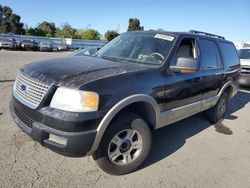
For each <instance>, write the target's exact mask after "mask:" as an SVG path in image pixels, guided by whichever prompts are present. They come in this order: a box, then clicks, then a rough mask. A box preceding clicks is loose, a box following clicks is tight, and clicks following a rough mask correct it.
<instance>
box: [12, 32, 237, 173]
mask: <svg viewBox="0 0 250 188" xmlns="http://www.w3.org/2000/svg"><path fill="white" fill-rule="evenodd" d="M239 74H240V63H239V59H238V55H237V51H236V49H235V46H234V44H233V43H232V42H229V41H227V40H225V39H224V38H223V37H221V36H217V35H213V34H209V33H204V32H199V31H190V32H161V31H144V32H142V31H138V32H127V33H123V34H120V35H119V36H118V37H116V38H115V39H113V40H112V41H111V42H109V43H108V44H106V45H105V46H104V47H102V48H101V49H100V50H98V51H97V53H96V54H94V55H93V56H83V57H80V56H76V57H67V58H61V59H53V60H46V61H41V62H37V63H32V64H28V65H25V66H24V67H22V68H21V69H20V72H19V73H18V76H17V78H16V81H15V85H14V88H13V98H12V101H11V103H10V111H11V114H12V116H13V119H14V120H15V122H16V124H17V125H18V126H19V127H20V128H21V129H22V130H23V131H24V132H26V133H28V135H30V137H31V138H33V139H34V140H35V141H38V142H40V143H41V144H42V145H43V146H45V147H47V148H50V149H51V150H53V151H55V152H58V153H61V154H63V155H66V156H74V157H79V156H86V155H93V158H94V160H96V162H97V164H98V165H99V166H100V167H101V168H102V169H103V170H104V171H106V172H107V173H110V174H116V175H121V174H126V173H130V172H132V171H134V170H136V169H137V168H138V167H139V166H140V165H141V164H142V163H143V162H144V161H145V159H146V157H147V156H148V154H149V151H150V147H151V131H153V130H154V129H159V128H161V127H164V126H166V125H169V124H171V123H174V122H176V121H179V120H181V119H184V118H186V117H189V116H192V115H194V114H197V113H199V112H202V111H204V112H205V115H206V117H207V119H208V120H209V121H210V122H211V123H215V122H217V121H219V120H221V119H222V118H223V117H224V114H225V110H226V107H227V104H228V100H229V98H230V97H232V96H234V95H235V94H236V92H237V90H236V85H235V83H236V81H237V78H238V76H239ZM194 126H195V125H194Z"/></svg>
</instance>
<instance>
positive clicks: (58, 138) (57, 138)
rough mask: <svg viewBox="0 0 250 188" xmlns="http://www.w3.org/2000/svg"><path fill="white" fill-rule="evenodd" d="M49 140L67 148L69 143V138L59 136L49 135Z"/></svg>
mask: <svg viewBox="0 0 250 188" xmlns="http://www.w3.org/2000/svg"><path fill="white" fill-rule="evenodd" d="M49 140H50V141H53V142H56V143H58V144H61V145H65V146H66V145H67V141H68V139H67V138H64V137H61V136H57V135H54V134H49Z"/></svg>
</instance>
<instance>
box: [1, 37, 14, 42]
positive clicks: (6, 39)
mask: <svg viewBox="0 0 250 188" xmlns="http://www.w3.org/2000/svg"><path fill="white" fill-rule="evenodd" d="M3 41H4V42H12V39H10V38H5V39H3Z"/></svg>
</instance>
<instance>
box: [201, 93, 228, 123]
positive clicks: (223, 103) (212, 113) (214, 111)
mask: <svg viewBox="0 0 250 188" xmlns="http://www.w3.org/2000/svg"><path fill="white" fill-rule="evenodd" d="M228 99H229V93H228V92H224V93H223V94H222V95H221V97H220V98H219V100H218V102H217V103H216V105H215V106H214V107H212V108H210V109H208V110H206V111H205V117H206V119H207V120H208V121H209V122H210V123H212V124H214V123H217V122H218V121H220V120H222V119H223V118H224V116H225V113H226V109H227V105H228Z"/></svg>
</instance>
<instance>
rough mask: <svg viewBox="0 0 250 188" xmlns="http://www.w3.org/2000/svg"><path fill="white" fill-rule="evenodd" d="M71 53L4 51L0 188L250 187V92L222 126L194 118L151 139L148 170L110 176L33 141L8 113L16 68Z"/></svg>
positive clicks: (237, 100) (0, 63)
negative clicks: (151, 145)
mask: <svg viewBox="0 0 250 188" xmlns="http://www.w3.org/2000/svg"><path fill="white" fill-rule="evenodd" d="M67 55H68V53H39V52H12V51H0V67H1V69H0V80H1V82H0V169H1V170H0V187H25V188H27V187H192V188H194V187H197V188H200V187H208V188H210V187H242V188H243V187H249V185H250V178H249V173H250V163H249V161H250V147H249V145H250V124H249V120H250V117H249V111H250V105H249V101H250V92H249V91H247V90H240V91H239V92H238V94H237V96H236V97H234V98H233V99H232V100H231V102H230V106H229V109H228V112H227V115H226V118H225V120H224V121H222V122H221V123H218V124H216V125H211V124H209V123H208V122H207V121H206V120H204V119H203V117H202V115H196V116H193V117H191V118H188V119H186V120H183V121H181V122H178V123H175V124H172V125H170V126H167V127H165V128H162V129H160V130H158V131H155V132H154V133H153V148H152V152H151V155H150V156H149V159H148V160H147V162H146V164H144V166H143V167H142V168H141V169H140V170H138V171H136V172H134V173H131V174H129V175H125V176H110V175H108V174H105V173H104V172H102V171H101V170H99V168H98V167H97V166H96V165H95V163H94V161H93V160H92V158H91V157H86V158H68V157H64V156H61V155H59V154H56V153H54V152H52V151H50V150H48V149H46V148H44V147H42V146H40V144H38V143H36V142H34V141H32V140H31V139H30V138H29V137H28V136H27V135H26V134H24V133H22V132H21V131H20V130H19V129H18V128H17V126H16V125H15V124H14V122H13V120H12V119H11V117H10V114H9V110H8V103H9V100H10V98H11V89H12V86H13V81H12V80H14V78H15V75H16V73H17V71H18V68H19V67H20V66H21V65H23V64H25V63H29V62H32V61H35V60H38V59H46V58H54V57H62V56H67Z"/></svg>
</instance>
